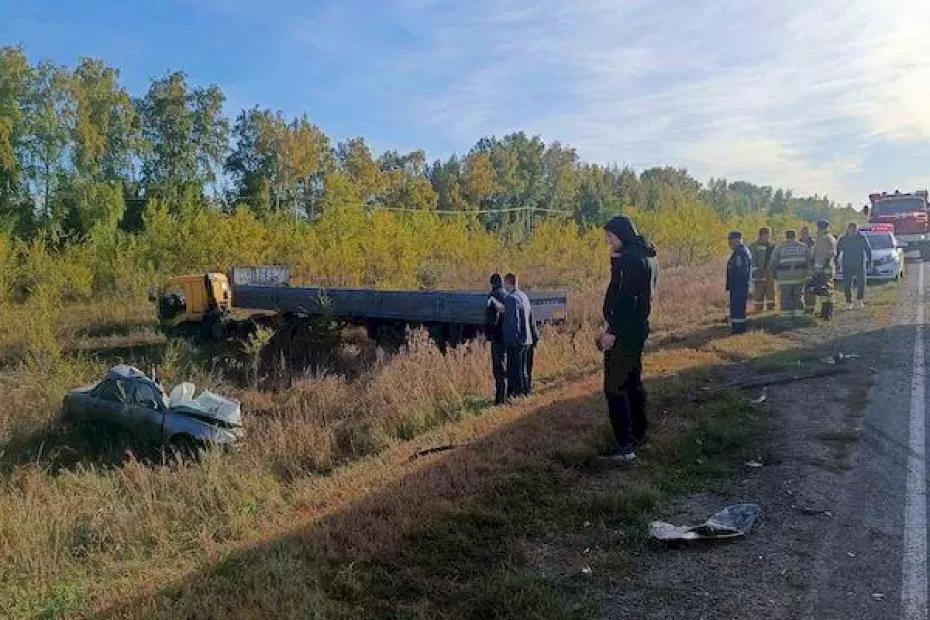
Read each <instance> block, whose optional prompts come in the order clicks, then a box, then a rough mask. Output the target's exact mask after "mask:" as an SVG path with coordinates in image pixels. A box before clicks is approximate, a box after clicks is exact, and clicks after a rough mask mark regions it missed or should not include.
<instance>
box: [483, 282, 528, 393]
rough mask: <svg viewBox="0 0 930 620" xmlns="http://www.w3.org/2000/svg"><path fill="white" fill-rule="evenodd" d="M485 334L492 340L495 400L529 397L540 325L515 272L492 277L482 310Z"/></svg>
mask: <svg viewBox="0 0 930 620" xmlns="http://www.w3.org/2000/svg"><path fill="white" fill-rule="evenodd" d="M485 327H486V329H485V333H486V335H487V338H488V340H489V341H490V343H491V369H492V371H493V374H494V402H495V403H496V404H498V405H502V404H504V403H505V402H507V401H508V400H510V399H512V398H517V397H521V396H529V395H530V392H532V390H533V357H534V354H535V349H536V345H537V344H539V326H538V325H537V324H536V319H535V318H534V317H533V307H532V305H531V304H530V298H529V297H527V295H526V293H524V292H523V291H522V290H520V287H519V281H518V278H517V276H516V275H515V274H513V273H508V274H507V275H506V276H504V277H503V278H501V275H500V274H499V273H495V274H494V275H492V276H491V292H490V293H489V294H488V303H487V307H486V310H485Z"/></svg>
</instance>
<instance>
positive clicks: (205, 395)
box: [62, 365, 243, 452]
mask: <svg viewBox="0 0 930 620" xmlns="http://www.w3.org/2000/svg"><path fill="white" fill-rule="evenodd" d="M194 391H195V388H194V385H193V384H191V383H182V384H180V385H178V386H177V387H176V388H175V389H174V390H172V392H171V395H170V396H168V395H166V394H165V391H164V390H163V389H162V387H161V385H160V384H159V383H158V382H156V381H154V380H153V379H151V378H149V377H148V376H146V375H145V373H143V372H142V371H141V370H139V369H138V368H135V367H132V366H126V365H120V366H114V367H113V368H111V369H110V370H109V371H108V372H107V374H106V376H105V377H104V378H103V380H101V381H99V382H97V383H94V384H91V385H87V386H84V387H80V388H75V389H73V390H71V391H70V392H68V394H67V395H66V396H65V399H64V403H63V406H62V415H63V417H64V419H65V420H66V421H71V422H81V423H85V424H90V425H97V424H100V425H106V426H110V427H116V428H118V429H120V430H123V431H127V432H129V433H130V434H132V435H133V436H134V437H136V438H138V439H139V440H141V441H144V442H147V443H154V444H158V445H162V446H170V447H172V448H174V449H177V450H179V451H183V452H189V451H192V450H196V449H198V448H202V447H207V446H211V445H213V446H221V447H234V446H235V445H236V444H237V443H238V442H239V441H240V440H241V439H242V436H243V431H242V414H241V408H240V405H239V403H238V402H237V401H234V400H231V399H227V398H223V397H222V396H219V395H217V394H214V393H212V392H209V391H206V390H204V391H203V392H201V393H200V394H199V395H198V396H197V397H196V398H195V397H194Z"/></svg>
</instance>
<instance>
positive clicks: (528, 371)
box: [521, 291, 539, 396]
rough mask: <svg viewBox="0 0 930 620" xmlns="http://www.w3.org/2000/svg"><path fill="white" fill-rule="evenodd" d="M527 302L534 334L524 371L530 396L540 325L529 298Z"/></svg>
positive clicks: (527, 351)
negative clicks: (537, 322)
mask: <svg viewBox="0 0 930 620" xmlns="http://www.w3.org/2000/svg"><path fill="white" fill-rule="evenodd" d="M521 292H522V291H521ZM524 294H525V293H524ZM526 303H527V306H528V307H529V309H530V328H531V329H532V331H531V332H530V334H531V335H532V336H533V344H531V345H530V346H529V347H527V349H526V369H525V370H526V372H525V373H524V378H525V386H526V395H527V396H529V395H530V394H532V393H533V360H534V359H535V357H536V346H537V345H538V344H539V325H537V324H536V317H534V316H533V306H532V305H531V304H530V302H529V299H528V298H527V302H526Z"/></svg>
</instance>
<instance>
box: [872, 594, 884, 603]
mask: <svg viewBox="0 0 930 620" xmlns="http://www.w3.org/2000/svg"><path fill="white" fill-rule="evenodd" d="M872 599H873V600H876V601H884V600H885V595H884V594H882V593H881V592H876V593H875V594H873V595H872Z"/></svg>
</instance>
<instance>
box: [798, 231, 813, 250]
mask: <svg viewBox="0 0 930 620" xmlns="http://www.w3.org/2000/svg"><path fill="white" fill-rule="evenodd" d="M801 243H803V244H804V245H806V246H807V247H808V249H811V250H812V249H814V244H815V243H816V241H814V240H813V239H812V238H811V229H810V228H808V227H807V226H802V227H801Z"/></svg>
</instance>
